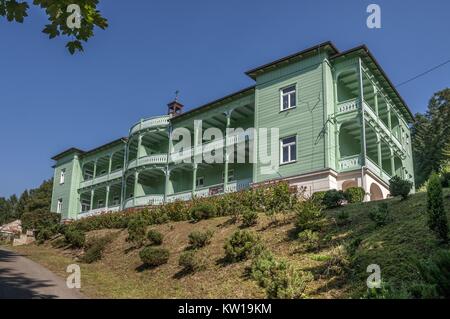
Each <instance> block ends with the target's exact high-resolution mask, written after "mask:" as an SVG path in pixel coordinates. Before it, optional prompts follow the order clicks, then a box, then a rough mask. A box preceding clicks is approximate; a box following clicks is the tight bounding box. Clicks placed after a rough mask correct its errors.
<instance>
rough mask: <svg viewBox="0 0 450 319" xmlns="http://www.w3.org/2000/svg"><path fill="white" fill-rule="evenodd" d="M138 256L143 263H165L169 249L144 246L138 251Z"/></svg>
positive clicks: (153, 264) (149, 264) (147, 264)
mask: <svg viewBox="0 0 450 319" xmlns="http://www.w3.org/2000/svg"><path fill="white" fill-rule="evenodd" d="M139 257H140V258H141V260H142V263H143V264H144V265H146V266H150V267H156V266H159V265H163V264H165V263H167V261H168V260H169V251H168V250H167V249H164V248H154V247H144V248H143V249H142V250H141V251H140V252H139Z"/></svg>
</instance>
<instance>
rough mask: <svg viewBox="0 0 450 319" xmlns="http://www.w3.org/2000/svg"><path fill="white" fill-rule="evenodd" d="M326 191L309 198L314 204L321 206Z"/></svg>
mask: <svg viewBox="0 0 450 319" xmlns="http://www.w3.org/2000/svg"><path fill="white" fill-rule="evenodd" d="M326 193H327V192H326V191H321V192H315V193H314V194H312V196H311V200H313V201H315V202H316V203H318V204H320V205H323V198H324V197H325V194H326Z"/></svg>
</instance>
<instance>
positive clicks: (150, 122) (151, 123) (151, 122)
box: [130, 115, 170, 135]
mask: <svg viewBox="0 0 450 319" xmlns="http://www.w3.org/2000/svg"><path fill="white" fill-rule="evenodd" d="M169 118H170V117H169V116H168V115H166V116H158V117H152V118H149V119H145V120H142V121H141V122H139V123H137V124H135V125H134V126H133V127H132V128H131V129H130V135H133V134H134V133H136V132H139V131H141V130H145V129H148V128H152V127H159V126H167V125H169Z"/></svg>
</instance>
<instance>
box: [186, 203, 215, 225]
mask: <svg viewBox="0 0 450 319" xmlns="http://www.w3.org/2000/svg"><path fill="white" fill-rule="evenodd" d="M215 215H216V209H215V207H214V206H213V205H211V204H209V203H206V202H205V203H199V204H196V205H195V206H194V207H192V208H191V211H190V216H191V219H192V220H194V221H196V222H198V221H200V220H202V219H208V218H211V217H214V216H215Z"/></svg>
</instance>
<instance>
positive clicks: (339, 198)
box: [322, 189, 345, 209]
mask: <svg viewBox="0 0 450 319" xmlns="http://www.w3.org/2000/svg"><path fill="white" fill-rule="evenodd" d="M344 200H345V195H344V192H342V191H338V190H336V189H330V190H329V191H327V192H325V195H324V196H323V199H322V203H323V205H325V207H326V208H328V209H330V208H336V207H339V206H341V205H342V203H343V202H344Z"/></svg>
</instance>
